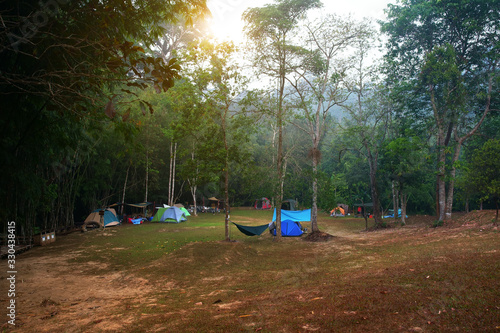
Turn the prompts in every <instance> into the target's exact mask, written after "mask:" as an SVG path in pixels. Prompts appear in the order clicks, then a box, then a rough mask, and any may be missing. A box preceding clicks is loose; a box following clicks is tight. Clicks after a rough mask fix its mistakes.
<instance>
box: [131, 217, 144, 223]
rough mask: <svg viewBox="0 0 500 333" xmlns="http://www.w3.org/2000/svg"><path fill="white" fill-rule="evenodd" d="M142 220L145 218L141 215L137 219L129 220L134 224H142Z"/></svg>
mask: <svg viewBox="0 0 500 333" xmlns="http://www.w3.org/2000/svg"><path fill="white" fill-rule="evenodd" d="M142 221H144V218H142V217H140V218H137V219H133V218H129V219H128V222H129V223H132V224H142Z"/></svg>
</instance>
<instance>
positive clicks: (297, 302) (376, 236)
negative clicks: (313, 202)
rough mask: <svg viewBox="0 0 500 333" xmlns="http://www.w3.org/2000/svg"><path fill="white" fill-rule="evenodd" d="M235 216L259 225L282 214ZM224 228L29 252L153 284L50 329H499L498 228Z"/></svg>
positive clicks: (78, 240) (205, 225)
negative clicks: (62, 256)
mask: <svg viewBox="0 0 500 333" xmlns="http://www.w3.org/2000/svg"><path fill="white" fill-rule="evenodd" d="M231 215H232V216H231V220H233V221H235V222H238V223H242V224H248V225H260V224H264V223H267V222H268V221H269V220H270V218H271V215H272V213H270V212H262V211H252V210H234V211H233V212H231ZM223 220H224V217H223V215H221V214H220V215H210V214H208V215H201V216H199V217H191V218H190V219H189V221H188V222H186V223H181V224H162V223H150V224H144V225H138V226H135V225H127V226H121V227H117V228H114V229H111V228H110V229H109V230H105V231H92V232H88V233H86V234H72V235H69V236H67V237H65V238H62V239H61V240H58V242H56V243H54V244H53V246H49V247H47V248H38V249H35V250H33V251H32V253H30V254H28V256H42V255H45V254H50V255H52V256H56V255H57V254H58V253H63V252H66V251H73V252H74V253H75V255H74V256H73V257H71V258H69V259H67V261H68V264H69V267H73V268H74V267H78V268H79V269H81V271H80V272H81V274H82V275H84V276H88V277H89V278H90V277H93V276H96V275H99V276H106V275H107V274H111V273H113V272H117V271H118V272H120V273H121V274H125V275H127V276H128V277H129V280H127V281H130V279H132V278H134V277H135V278H136V279H140V280H141V281H147V285H148V289H147V292H145V293H144V294H142V295H141V297H139V298H130V297H126V298H123V299H122V300H119V302H116V304H117V305H116V306H113V307H112V308H106V309H105V310H103V311H102V313H101V316H98V317H96V318H97V319H94V320H90V321H88V322H86V323H85V324H84V325H81V326H80V327H77V329H75V328H74V324H71V320H72V319H71V316H69V317H65V318H64V320H63V318H62V317H58V315H55V316H53V317H52V318H50V319H47V320H45V324H49V323H51V324H53V325H52V326H50V327H51V329H52V331H60V332H66V331H75V332H79V331H82V332H83V331H93V332H99V331H116V332H125V331H126V332H173V331H179V332H239V331H242V332H246V331H248V332H256V331H262V332H307V331H318V332H400V331H402V332H408V331H413V332H415V331H423V332H451V331H457V332H477V331H484V332H500V319H499V318H500V305H499V304H498V300H499V299H500V241H499V240H500V234H499V232H498V230H497V229H495V228H492V227H489V226H488V225H487V227H485V226H484V225H478V226H474V227H467V228H465V227H463V226H461V225H460V223H458V224H455V225H449V226H447V227H442V228H430V227H429V225H430V223H429V221H428V219H427V220H426V219H424V218H413V219H410V223H409V225H407V226H405V227H397V228H391V229H387V230H382V231H376V232H365V231H364V229H365V224H364V223H365V222H364V220H363V219H354V218H335V219H334V218H330V217H329V216H326V215H324V216H321V218H320V221H319V224H320V227H321V229H322V230H323V231H325V232H328V233H330V234H332V235H334V236H336V237H335V238H333V239H332V240H331V241H329V242H325V243H310V242H304V241H303V240H302V239H301V238H284V239H283V240H282V241H281V242H275V241H273V238H272V237H271V236H270V235H269V233H268V232H265V233H264V234H263V235H262V236H260V237H247V236H245V235H243V234H241V233H240V232H239V231H238V230H237V229H236V227H234V226H232V227H231V239H233V240H234V241H233V242H223V241H221V240H222V239H223V238H224V225H223ZM424 220H425V223H422V221H424ZM89 262H90V263H92V265H89ZM68 269H71V268H68ZM130 277H131V278H130ZM116 287H117V288H119V287H120V285H117V286H116ZM61 311H62V310H61ZM68 319H69V322H68ZM29 325H30V324H29V323H25V328H28V327H29ZM70 328H71V329H70ZM28 331H29V330H28ZM34 331H35V330H34Z"/></svg>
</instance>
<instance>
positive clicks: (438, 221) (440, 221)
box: [432, 220, 444, 228]
mask: <svg viewBox="0 0 500 333" xmlns="http://www.w3.org/2000/svg"><path fill="white" fill-rule="evenodd" d="M443 225H444V221H443V220H437V221H434V222H432V227H433V228H438V227H442V226H443Z"/></svg>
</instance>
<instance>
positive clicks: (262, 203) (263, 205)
mask: <svg viewBox="0 0 500 333" xmlns="http://www.w3.org/2000/svg"><path fill="white" fill-rule="evenodd" d="M253 206H254V208H255V209H271V201H270V200H269V199H268V198H261V199H257V200H255V204H254V205H253Z"/></svg>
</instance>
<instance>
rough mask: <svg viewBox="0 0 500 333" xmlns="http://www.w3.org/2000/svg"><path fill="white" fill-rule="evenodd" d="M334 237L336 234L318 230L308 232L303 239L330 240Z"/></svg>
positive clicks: (313, 240)
mask: <svg viewBox="0 0 500 333" xmlns="http://www.w3.org/2000/svg"><path fill="white" fill-rule="evenodd" d="M334 237H335V236H332V235H330V234H329V233H326V232H322V231H316V232H312V233H310V234H308V235H307V236H306V237H303V238H302V239H303V240H305V241H306V242H328V241H329V240H331V239H332V238H334Z"/></svg>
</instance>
